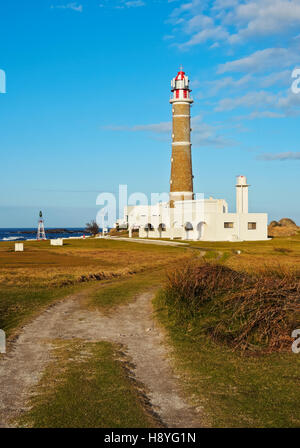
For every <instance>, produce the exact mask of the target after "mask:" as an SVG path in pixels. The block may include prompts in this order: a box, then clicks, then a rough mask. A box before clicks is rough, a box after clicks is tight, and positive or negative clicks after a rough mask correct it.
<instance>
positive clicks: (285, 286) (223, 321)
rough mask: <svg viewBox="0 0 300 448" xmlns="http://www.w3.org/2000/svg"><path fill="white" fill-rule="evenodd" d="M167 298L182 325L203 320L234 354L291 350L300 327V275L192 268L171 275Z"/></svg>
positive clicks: (211, 266) (192, 264)
mask: <svg viewBox="0 0 300 448" xmlns="http://www.w3.org/2000/svg"><path fill="white" fill-rule="evenodd" d="M165 297H166V303H167V305H168V306H169V307H170V308H173V309H175V310H176V311H177V313H178V316H180V318H181V321H183V322H184V321H186V323H187V324H188V325H193V319H194V320H196V321H198V320H199V319H202V330H203V331H204V332H205V333H206V334H209V335H211V336H212V337H213V338H214V339H215V340H217V341H219V342H222V343H224V342H225V343H226V344H229V345H230V346H232V347H234V348H235V349H243V350H246V349H248V350H249V349H250V350H255V351H257V350H261V349H265V350H268V351H275V350H281V349H284V348H287V347H289V349H290V347H291V343H292V339H291V332H292V330H294V329H295V328H297V325H298V326H299V324H300V272H292V271H288V270H285V271H282V270H280V271H278V270H276V269H267V268H265V269H264V270H259V271H257V272H256V273H255V274H254V273H252V274H251V275H250V274H247V273H241V272H237V271H234V270H232V269H230V268H228V267H227V266H223V265H219V264H215V263H199V262H197V263H195V262H190V263H187V264H186V265H185V267H184V268H181V267H180V268H177V269H175V270H172V271H171V272H169V274H168V280H167V284H166V286H165ZM197 326H198V322H197Z"/></svg>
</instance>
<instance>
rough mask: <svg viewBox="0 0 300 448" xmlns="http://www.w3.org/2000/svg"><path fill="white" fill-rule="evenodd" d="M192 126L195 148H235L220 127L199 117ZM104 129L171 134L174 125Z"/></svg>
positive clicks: (195, 118) (105, 127) (160, 124)
mask: <svg viewBox="0 0 300 448" xmlns="http://www.w3.org/2000/svg"><path fill="white" fill-rule="evenodd" d="M191 126H192V129H193V132H192V142H193V145H194V146H195V147H199V146H211V147H215V148H223V147H226V146H234V145H236V142H235V141H234V140H232V139H230V138H227V137H226V136H224V135H221V134H219V133H218V127H217V126H213V125H210V124H207V123H204V122H203V121H202V116H200V115H197V116H195V117H192V120H191ZM102 129H104V130H107V131H116V132H120V131H127V132H151V133H153V134H166V135H169V136H170V134H171V130H172V123H171V122H170V121H166V122H161V123H153V124H141V125H135V126H114V125H113V126H104V127H102Z"/></svg>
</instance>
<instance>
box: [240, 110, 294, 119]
mask: <svg viewBox="0 0 300 448" xmlns="http://www.w3.org/2000/svg"><path fill="white" fill-rule="evenodd" d="M284 116H285V115H284V114H281V113H279V112H272V111H270V110H263V111H254V112H251V113H250V114H248V115H240V116H238V117H236V118H237V120H255V119H256V118H283V117H284Z"/></svg>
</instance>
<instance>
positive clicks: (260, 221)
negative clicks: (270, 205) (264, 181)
mask: <svg viewBox="0 0 300 448" xmlns="http://www.w3.org/2000/svg"><path fill="white" fill-rule="evenodd" d="M171 86H172V97H171V99H170V103H171V105H172V117H173V125H172V156H171V177H170V194H169V198H168V199H167V200H166V201H165V202H163V201H159V202H157V203H156V204H155V203H154V204H151V205H141V204H140V205H126V206H125V207H124V218H123V219H122V218H120V219H119V220H118V221H117V222H116V226H118V227H119V228H125V229H128V231H129V237H132V230H134V229H135V230H138V231H139V237H140V238H164V239H168V238H169V239H171V240H173V239H180V238H181V239H183V240H195V241H196V240H199V241H265V240H267V239H268V215H267V214H266V213H249V211H248V187H249V185H248V183H247V179H246V177H245V176H238V177H237V180H236V212H235V213H233V212H230V211H229V207H228V203H227V202H226V200H225V199H219V198H214V197H212V196H210V197H209V198H206V197H205V195H204V193H200V194H199V193H198V194H195V195H194V187H193V177H194V176H193V172H192V156H191V131H192V129H191V114H190V109H191V104H192V103H193V100H192V98H191V90H190V88H189V79H188V77H187V76H186V74H185V72H184V71H183V69H182V68H181V69H180V70H179V72H178V73H177V76H176V77H175V78H173V79H172V81H171ZM207 169H208V168H207ZM210 169H212V168H210ZM225 174H226V172H225V171H224V175H225ZM195 196H196V198H195Z"/></svg>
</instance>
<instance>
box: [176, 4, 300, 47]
mask: <svg viewBox="0 0 300 448" xmlns="http://www.w3.org/2000/svg"><path fill="white" fill-rule="evenodd" d="M169 23H171V24H172V25H173V26H175V27H177V26H180V27H181V28H182V31H183V33H185V34H186V35H189V37H188V39H187V40H186V41H185V42H181V43H180V46H181V47H182V48H184V47H185V48H188V47H191V46H192V45H197V44H203V43H204V42H206V40H207V39H205V38H204V36H206V35H207V34H208V30H212V29H214V30H216V35H215V38H214V40H215V41H216V42H220V41H226V42H227V43H230V44H233V43H241V42H245V41H249V40H251V39H257V38H259V37H262V36H263V37H273V36H279V35H282V36H290V37H293V34H295V32H297V30H298V29H299V26H300V2H299V0H246V1H242V0H240V1H238V0H215V1H211V2H208V1H201V0H190V1H187V2H184V3H181V4H180V6H178V5H176V7H175V8H174V10H173V11H172V13H171V15H170V17H169ZM298 33H299V31H298ZM181 35H182V33H181ZM190 35H192V37H190ZM209 35H210V36H211V31H210V33H209Z"/></svg>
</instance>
